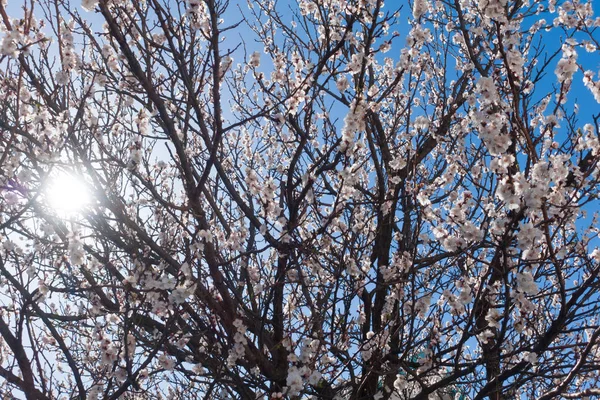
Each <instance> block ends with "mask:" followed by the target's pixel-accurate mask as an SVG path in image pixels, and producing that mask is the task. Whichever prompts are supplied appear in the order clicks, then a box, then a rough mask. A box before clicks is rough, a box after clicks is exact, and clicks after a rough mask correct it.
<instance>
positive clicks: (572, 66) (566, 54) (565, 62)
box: [554, 44, 579, 85]
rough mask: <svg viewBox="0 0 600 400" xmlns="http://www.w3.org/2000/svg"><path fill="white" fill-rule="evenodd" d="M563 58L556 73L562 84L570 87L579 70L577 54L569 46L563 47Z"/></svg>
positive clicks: (557, 66)
mask: <svg viewBox="0 0 600 400" xmlns="http://www.w3.org/2000/svg"><path fill="white" fill-rule="evenodd" d="M562 49H563V56H562V58H561V59H560V60H559V61H558V64H557V65H556V69H555V70H554V73H555V74H556V77H557V78H558V81H559V82H560V83H564V84H566V85H569V84H570V83H571V81H572V79H573V74H574V73H575V72H577V69H578V68H579V67H578V66H577V52H576V51H575V49H574V48H573V47H571V46H569V45H567V44H565V45H563V47H562Z"/></svg>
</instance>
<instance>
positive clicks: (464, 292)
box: [443, 281, 473, 315]
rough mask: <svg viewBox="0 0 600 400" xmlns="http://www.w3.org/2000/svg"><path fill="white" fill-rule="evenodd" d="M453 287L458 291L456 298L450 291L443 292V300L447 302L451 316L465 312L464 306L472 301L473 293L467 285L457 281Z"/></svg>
mask: <svg viewBox="0 0 600 400" xmlns="http://www.w3.org/2000/svg"><path fill="white" fill-rule="evenodd" d="M455 286H456V287H457V288H459V289H460V293H459V294H458V296H455V295H454V294H452V292H450V290H444V293H443V299H445V300H446V301H447V302H448V305H449V306H450V310H451V311H452V314H455V315H460V314H462V313H464V312H465V311H466V306H467V305H469V304H470V303H471V302H472V301H473V292H472V291H471V287H470V286H469V285H468V283H465V282H463V281H457V282H456V283H455Z"/></svg>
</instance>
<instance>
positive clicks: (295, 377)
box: [285, 365, 322, 397]
mask: <svg viewBox="0 0 600 400" xmlns="http://www.w3.org/2000/svg"><path fill="white" fill-rule="evenodd" d="M321 377H322V375H321V373H320V372H319V371H312V370H311V369H310V368H308V367H306V366H304V367H300V368H299V367H297V366H295V365H292V366H290V367H289V369H288V376H287V378H286V380H285V384H286V388H287V389H286V394H287V395H288V396H289V397H294V396H298V395H299V394H300V392H301V391H302V389H303V388H304V383H305V382H306V383H308V384H309V385H317V384H318V383H319V381H320V380H321Z"/></svg>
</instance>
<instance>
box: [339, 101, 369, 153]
mask: <svg viewBox="0 0 600 400" xmlns="http://www.w3.org/2000/svg"><path fill="white" fill-rule="evenodd" d="M366 111H367V110H366V108H365V105H364V102H362V101H357V100H355V101H354V102H352V104H351V105H350V112H349V113H348V114H347V115H346V118H344V127H343V128H342V141H341V143H340V151H342V152H344V153H346V154H348V155H351V154H352V153H353V150H354V145H355V141H356V139H355V135H356V133H358V132H361V131H364V130H365V117H366Z"/></svg>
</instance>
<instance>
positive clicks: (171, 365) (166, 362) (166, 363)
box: [157, 353, 175, 371]
mask: <svg viewBox="0 0 600 400" xmlns="http://www.w3.org/2000/svg"><path fill="white" fill-rule="evenodd" d="M157 360H158V364H159V365H160V367H161V368H164V369H166V370H167V371H172V370H173V369H175V360H173V359H172V358H171V357H169V356H168V355H166V354H164V353H163V354H161V355H160V356H158V357H157Z"/></svg>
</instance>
